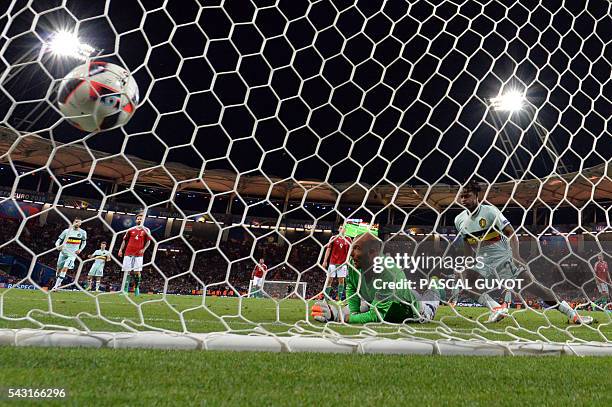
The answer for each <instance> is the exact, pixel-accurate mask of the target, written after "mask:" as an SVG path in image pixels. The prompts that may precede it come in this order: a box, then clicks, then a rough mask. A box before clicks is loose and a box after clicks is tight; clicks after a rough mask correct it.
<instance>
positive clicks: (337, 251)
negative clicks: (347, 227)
mask: <svg viewBox="0 0 612 407" xmlns="http://www.w3.org/2000/svg"><path fill="white" fill-rule="evenodd" d="M329 245H330V247H331V255H330V258H329V264H343V263H345V262H346V258H347V256H348V253H349V249H350V248H351V238H350V237H346V236H341V235H338V236H334V237H332V238H331V240H330V242H329Z"/></svg>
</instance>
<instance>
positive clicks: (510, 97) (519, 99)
mask: <svg viewBox="0 0 612 407" xmlns="http://www.w3.org/2000/svg"><path fill="white" fill-rule="evenodd" d="M525 100H526V99H525V95H523V93H522V92H520V91H518V90H510V91H508V92H505V93H503V94H501V95H499V96H497V97H494V98H492V99H491V107H492V108H493V109H494V110H497V111H501V112H510V113H513V112H518V111H519V110H521V109H522V108H523V106H524V104H525Z"/></svg>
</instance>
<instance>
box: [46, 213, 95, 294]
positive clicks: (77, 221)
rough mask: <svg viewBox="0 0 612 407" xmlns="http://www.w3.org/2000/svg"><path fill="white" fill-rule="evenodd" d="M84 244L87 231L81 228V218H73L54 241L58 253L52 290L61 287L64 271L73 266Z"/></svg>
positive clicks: (64, 275)
mask: <svg viewBox="0 0 612 407" xmlns="http://www.w3.org/2000/svg"><path fill="white" fill-rule="evenodd" d="M86 244H87V232H85V231H84V230H83V229H81V218H74V221H73V222H72V226H71V227H69V228H68V229H66V230H64V231H63V232H62V233H61V234H60V236H59V237H58V238H57V241H56V242H55V247H56V248H57V250H59V251H60V254H59V257H58V258H57V271H56V278H55V284H54V285H53V288H52V290H57V289H58V288H59V287H61V285H62V281H64V278H65V277H66V273H67V272H68V270H72V269H73V268H74V263H75V262H76V258H77V256H78V255H79V254H80V253H81V251H83V249H84V248H85V245H86Z"/></svg>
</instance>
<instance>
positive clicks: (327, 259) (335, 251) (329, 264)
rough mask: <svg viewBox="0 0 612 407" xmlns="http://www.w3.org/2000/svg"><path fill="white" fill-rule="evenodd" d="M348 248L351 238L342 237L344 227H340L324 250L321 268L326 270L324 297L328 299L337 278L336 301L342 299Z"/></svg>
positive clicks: (346, 270) (346, 272) (346, 271)
mask: <svg viewBox="0 0 612 407" xmlns="http://www.w3.org/2000/svg"><path fill="white" fill-rule="evenodd" d="M350 248H351V238H350V237H348V236H345V235H344V226H340V227H339V228H338V234H337V235H336V236H332V237H331V238H330V239H329V243H327V249H325V256H324V257H323V268H324V269H325V270H327V281H326V282H325V296H326V297H327V298H329V299H331V292H332V288H333V284H334V279H335V278H338V301H342V300H343V299H344V287H345V286H344V279H345V278H346V276H347V274H348V268H347V266H346V260H347V257H348V253H349V250H350Z"/></svg>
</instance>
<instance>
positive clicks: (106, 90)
mask: <svg viewBox="0 0 612 407" xmlns="http://www.w3.org/2000/svg"><path fill="white" fill-rule="evenodd" d="M58 104H59V108H60V110H61V112H62V113H63V115H64V116H65V117H66V120H68V122H70V124H72V125H73V126H74V127H76V128H78V129H81V130H84V131H88V132H92V131H103V130H108V129H111V128H114V127H118V126H123V125H124V124H126V123H127V122H128V121H129V120H130V119H131V118H132V116H133V115H134V111H135V110H136V106H137V105H138V85H137V84H136V81H135V80H134V77H133V76H132V75H131V74H130V72H129V71H128V70H127V69H125V68H122V67H121V66H119V65H115V64H111V63H108V62H104V61H91V62H87V63H85V64H83V65H79V66H77V67H76V68H74V69H73V70H72V71H70V73H69V74H68V75H66V77H64V79H63V80H62V84H61V86H60V90H59V97H58Z"/></svg>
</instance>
